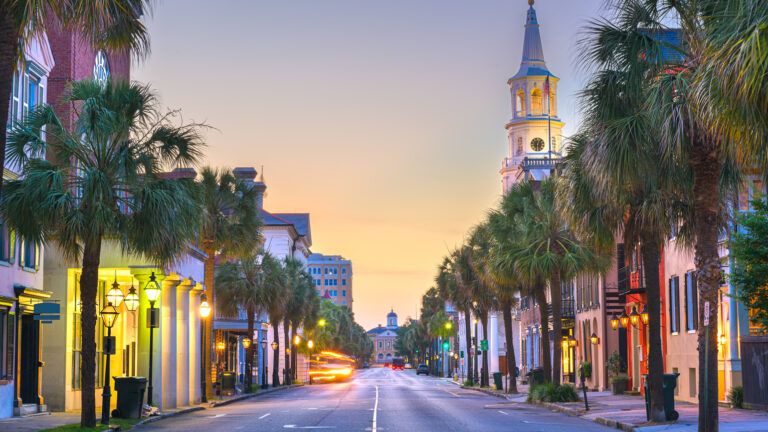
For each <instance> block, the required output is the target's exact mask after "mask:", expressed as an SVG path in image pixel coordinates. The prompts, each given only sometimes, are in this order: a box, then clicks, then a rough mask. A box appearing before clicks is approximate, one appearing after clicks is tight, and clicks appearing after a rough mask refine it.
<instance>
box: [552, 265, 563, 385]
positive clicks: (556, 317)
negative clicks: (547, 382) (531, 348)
mask: <svg viewBox="0 0 768 432" xmlns="http://www.w3.org/2000/svg"><path fill="white" fill-rule="evenodd" d="M549 289H550V292H551V293H552V330H553V333H554V334H555V340H554V341H553V342H554V344H553V348H554V349H553V354H554V355H553V356H552V382H553V383H555V384H560V382H561V378H562V376H561V375H562V363H563V361H562V360H563V345H562V341H563V321H562V318H563V288H562V287H561V286H560V272H559V271H557V270H555V271H553V272H552V276H551V277H550V287H549Z"/></svg>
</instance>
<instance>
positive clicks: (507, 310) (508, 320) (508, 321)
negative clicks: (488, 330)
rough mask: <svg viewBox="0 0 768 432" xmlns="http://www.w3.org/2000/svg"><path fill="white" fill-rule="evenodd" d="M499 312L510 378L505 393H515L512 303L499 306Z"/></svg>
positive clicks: (515, 362)
mask: <svg viewBox="0 0 768 432" xmlns="http://www.w3.org/2000/svg"><path fill="white" fill-rule="evenodd" d="M501 311H502V314H503V315H504V338H505V339H506V343H507V373H508V374H509V377H510V378H509V388H508V389H507V393H517V377H516V376H515V369H516V364H517V361H516V360H515V344H514V342H513V338H512V302H511V301H508V302H504V303H503V304H502V305H501Z"/></svg>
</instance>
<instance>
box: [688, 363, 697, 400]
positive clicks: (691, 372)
mask: <svg viewBox="0 0 768 432" xmlns="http://www.w3.org/2000/svg"><path fill="white" fill-rule="evenodd" d="M688 396H690V397H692V398H695V397H696V368H688Z"/></svg>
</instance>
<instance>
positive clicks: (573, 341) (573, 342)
mask: <svg viewBox="0 0 768 432" xmlns="http://www.w3.org/2000/svg"><path fill="white" fill-rule="evenodd" d="M568 346H569V347H571V348H575V347H577V346H579V341H577V340H576V339H575V338H574V337H573V335H571V336H568Z"/></svg>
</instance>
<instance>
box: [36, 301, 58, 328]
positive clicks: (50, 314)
mask: <svg viewBox="0 0 768 432" xmlns="http://www.w3.org/2000/svg"><path fill="white" fill-rule="evenodd" d="M60 318H61V305H59V304H58V303H37V304H36V305H35V306H34V316H33V318H32V319H34V320H35V321H41V322H42V323H44V324H50V323H51V322H53V321H58V320H59V319H60Z"/></svg>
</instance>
